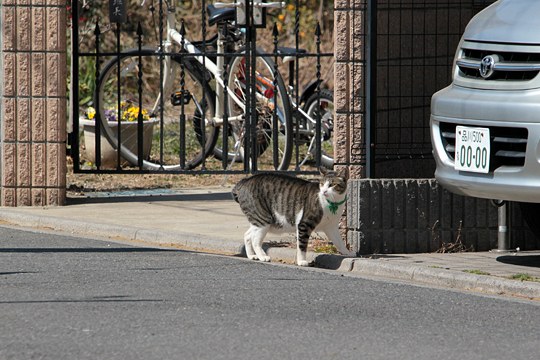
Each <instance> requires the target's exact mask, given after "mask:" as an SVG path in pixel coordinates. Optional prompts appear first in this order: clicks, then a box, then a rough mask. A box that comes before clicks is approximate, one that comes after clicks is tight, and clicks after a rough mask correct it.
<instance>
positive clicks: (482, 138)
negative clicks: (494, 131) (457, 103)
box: [454, 126, 490, 174]
mask: <svg viewBox="0 0 540 360" xmlns="http://www.w3.org/2000/svg"><path fill="white" fill-rule="evenodd" d="M489 157H490V142H489V129H487V128H476V127H468V126H456V153H455V156H454V159H456V161H455V165H454V168H455V169H456V170H459V171H470V172H475V173H484V174H486V173H488V172H489Z"/></svg>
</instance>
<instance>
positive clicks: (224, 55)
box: [94, 0, 292, 170]
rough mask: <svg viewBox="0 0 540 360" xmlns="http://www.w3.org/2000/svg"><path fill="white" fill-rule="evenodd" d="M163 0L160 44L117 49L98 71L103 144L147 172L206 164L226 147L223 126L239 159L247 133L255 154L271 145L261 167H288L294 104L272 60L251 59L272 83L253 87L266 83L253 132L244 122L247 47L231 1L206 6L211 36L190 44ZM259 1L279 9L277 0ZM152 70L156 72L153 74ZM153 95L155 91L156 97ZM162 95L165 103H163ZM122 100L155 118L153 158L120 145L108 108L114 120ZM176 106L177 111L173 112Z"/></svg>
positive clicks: (169, 2)
mask: <svg viewBox="0 0 540 360" xmlns="http://www.w3.org/2000/svg"><path fill="white" fill-rule="evenodd" d="M163 1H164V2H165V5H166V29H167V31H166V37H165V41H163V43H162V45H161V47H157V48H149V47H141V48H140V49H131V50H127V51H124V52H122V53H120V54H117V55H116V56H114V57H113V58H112V59H111V60H109V61H108V62H107V63H106V64H105V65H104V67H103V70H102V71H101V73H100V75H99V78H98V81H97V84H96V91H95V96H94V98H95V100H94V103H95V105H96V109H97V112H98V114H99V115H98V116H97V117H98V120H99V122H100V124H101V129H102V133H103V135H104V136H105V138H106V139H107V141H108V142H109V143H110V144H111V146H113V148H115V149H118V151H119V153H120V154H121V155H122V157H123V158H125V159H126V160H128V161H129V162H130V163H131V164H133V165H138V166H140V167H142V168H144V169H150V170H189V169H193V168H194V167H196V166H198V165H200V164H203V165H204V162H205V159H206V158H207V157H208V156H209V155H210V154H211V153H213V152H214V149H215V148H216V147H218V148H224V147H225V148H227V147H228V146H227V145H228V144H227V145H224V142H226V141H227V140H226V138H227V136H224V138H225V141H223V140H222V141H221V142H220V141H219V140H220V137H219V133H220V129H221V128H223V129H224V133H225V134H229V133H233V134H235V135H234V136H235V142H234V144H232V147H231V148H232V149H234V153H235V154H242V156H243V153H244V151H245V148H244V146H245V143H246V138H245V137H246V135H247V134H249V135H250V137H251V139H250V140H251V141H253V142H255V144H256V146H253V148H254V151H256V156H257V157H260V156H261V155H262V154H263V153H265V152H266V153H268V152H269V151H267V150H268V149H271V150H272V151H271V152H272V154H271V157H270V158H269V159H267V162H266V164H264V166H267V167H271V168H274V169H277V170H285V169H287V167H288V166H289V163H290V159H291V155H292V125H291V124H292V121H291V120H290V119H291V113H290V111H291V106H290V103H289V97H288V96H287V91H286V87H285V84H284V81H283V79H282V78H281V75H280V74H279V73H278V72H276V66H275V65H274V63H273V61H272V60H271V59H270V58H268V57H257V60H256V63H255V64H254V65H253V64H252V65H253V66H255V68H256V69H257V73H258V74H261V76H262V77H264V78H265V79H269V81H271V83H272V87H270V86H266V87H264V84H261V83H258V84H257V85H258V86H263V87H264V88H260V89H259V90H257V91H256V92H255V97H256V111H257V124H254V126H253V129H251V130H254V131H250V129H249V127H247V126H246V121H245V120H246V119H245V113H246V105H245V104H246V101H247V98H246V92H245V90H246V89H245V84H246V78H247V77H246V74H245V70H246V66H245V50H244V49H243V48H242V47H240V46H239V44H241V39H242V34H241V32H239V29H238V28H237V27H236V26H234V25H232V20H233V18H234V10H233V9H227V8H225V7H227V6H230V4H222V5H221V6H222V7H223V9H220V10H215V11H209V13H210V14H211V15H210V16H209V17H208V24H209V25H210V26H213V25H217V27H218V32H217V35H216V36H214V37H213V38H212V39H210V40H207V41H199V42H190V41H189V40H188V39H187V38H186V37H185V31H183V29H181V30H180V31H178V30H177V29H176V19H175V8H174V5H173V4H172V0H163ZM143 4H144V2H143ZM261 5H262V6H265V7H279V6H282V4H281V3H265V4H261ZM214 9H216V8H214ZM175 46H179V47H180V51H179V52H176V51H174V48H175ZM156 68H157V69H160V71H159V72H157V73H156V71H155V69H156ZM178 73H179V76H177V74H178ZM186 75H187V76H186ZM175 79H176V80H177V81H178V85H177V86H175V85H176V84H175ZM267 85H268V84H267ZM153 92H154V93H155V92H157V94H156V95H155V96H153ZM165 94H166V95H167V96H168V97H170V101H166V100H165ZM126 103H127V104H133V106H132V107H133V108H135V109H136V110H137V111H138V114H142V113H143V111H144V112H145V113H146V114H147V116H148V118H152V119H157V121H158V122H159V125H158V131H159V134H160V139H161V140H160V142H159V156H158V157H157V158H150V159H141V158H139V157H138V156H137V153H136V152H132V151H130V150H129V149H128V148H127V147H126V146H122V132H121V131H116V133H115V131H113V130H112V126H111V125H110V124H109V122H108V120H109V118H110V116H108V112H109V113H110V112H111V110H112V112H113V113H115V114H116V119H115V120H116V121H118V118H121V117H122V113H121V111H122V108H123V107H124V106H125V104H126ZM178 106H179V107H180V115H178V110H176V109H175V107H178ZM115 111H116V112H115ZM186 114H187V115H186ZM169 133H170V134H169ZM167 134H168V135H171V134H172V136H169V137H168V138H170V139H172V140H171V142H170V143H168V144H167V146H172V147H175V148H177V154H178V156H175V157H174V158H165V156H164V145H165V144H164V140H163V139H164V135H167ZM248 143H249V142H248ZM224 162H226V161H225V160H224Z"/></svg>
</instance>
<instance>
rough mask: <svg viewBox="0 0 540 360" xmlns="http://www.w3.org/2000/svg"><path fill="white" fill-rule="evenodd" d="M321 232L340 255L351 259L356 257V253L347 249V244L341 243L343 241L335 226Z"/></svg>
mask: <svg viewBox="0 0 540 360" xmlns="http://www.w3.org/2000/svg"><path fill="white" fill-rule="evenodd" d="M322 230H323V231H324V233H325V234H326V236H327V237H328V240H330V241H331V242H332V243H333V244H334V246H335V247H336V249H337V250H338V251H339V252H340V254H342V255H345V256H352V257H355V256H356V252H354V251H352V250H349V249H347V244H345V241H343V239H342V238H341V234H340V233H339V228H338V226H337V225H335V226H328V227H326V228H325V229H322Z"/></svg>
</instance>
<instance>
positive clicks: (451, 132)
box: [439, 123, 528, 171]
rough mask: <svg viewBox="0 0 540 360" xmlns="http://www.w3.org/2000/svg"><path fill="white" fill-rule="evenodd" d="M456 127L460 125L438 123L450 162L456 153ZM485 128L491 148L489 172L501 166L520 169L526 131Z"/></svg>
mask: <svg viewBox="0 0 540 360" xmlns="http://www.w3.org/2000/svg"><path fill="white" fill-rule="evenodd" d="M458 125H460V124H452V123H440V125H439V128H440V131H441V139H442V142H443V145H444V149H445V151H446V154H447V155H448V157H449V158H450V159H451V160H452V161H453V160H454V156H455V151H456V126H458ZM465 126H466V125H465ZM483 127H484V126H483ZM485 127H486V128H489V137H490V148H491V158H490V160H489V163H490V167H489V171H493V170H496V169H497V168H499V167H501V166H519V167H521V166H523V165H524V164H525V153H526V151H527V137H528V131H527V129H524V128H512V127H499V126H485Z"/></svg>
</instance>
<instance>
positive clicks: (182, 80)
mask: <svg viewBox="0 0 540 360" xmlns="http://www.w3.org/2000/svg"><path fill="white" fill-rule="evenodd" d="M180 35H182V41H181V42H180V93H181V97H182V102H181V103H180V124H179V126H180V134H179V136H180V149H179V152H180V154H179V156H180V168H181V169H182V170H184V169H185V168H186V105H185V99H186V98H185V91H186V66H185V64H184V61H185V59H186V58H185V40H184V39H185V36H186V25H185V23H184V20H182V25H181V26H180ZM190 100H192V99H190Z"/></svg>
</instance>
